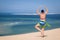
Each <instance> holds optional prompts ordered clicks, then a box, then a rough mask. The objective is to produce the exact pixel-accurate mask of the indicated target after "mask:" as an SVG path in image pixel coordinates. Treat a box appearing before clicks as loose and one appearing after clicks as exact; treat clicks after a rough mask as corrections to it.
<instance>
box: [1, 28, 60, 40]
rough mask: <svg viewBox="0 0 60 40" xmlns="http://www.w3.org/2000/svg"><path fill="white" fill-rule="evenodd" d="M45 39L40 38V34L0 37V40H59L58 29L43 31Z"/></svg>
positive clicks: (59, 32) (59, 29)
mask: <svg viewBox="0 0 60 40" xmlns="http://www.w3.org/2000/svg"><path fill="white" fill-rule="evenodd" d="M45 35H46V36H45V37H44V38H43V37H40V32H32V33H26V34H18V35H9V36H0V40H60V28H57V29H52V30H47V31H45Z"/></svg>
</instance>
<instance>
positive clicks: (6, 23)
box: [0, 14, 60, 36]
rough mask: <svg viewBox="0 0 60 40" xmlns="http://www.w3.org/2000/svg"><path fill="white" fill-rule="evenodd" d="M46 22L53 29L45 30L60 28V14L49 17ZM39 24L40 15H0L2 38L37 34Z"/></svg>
mask: <svg viewBox="0 0 60 40" xmlns="http://www.w3.org/2000/svg"><path fill="white" fill-rule="evenodd" d="M46 21H47V22H48V23H49V24H50V25H51V27H50V28H48V27H46V28H45V30H51V29H55V28H60V14H50V15H47V17H46ZM37 22H39V16H38V15H0V36H5V35H16V34H23V33H30V32H37V30H36V29H35V28H34V26H35V25H36V23H37Z"/></svg>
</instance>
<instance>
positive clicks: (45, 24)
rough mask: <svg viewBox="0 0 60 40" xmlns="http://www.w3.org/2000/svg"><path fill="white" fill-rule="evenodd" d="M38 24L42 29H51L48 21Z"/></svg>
mask: <svg viewBox="0 0 60 40" xmlns="http://www.w3.org/2000/svg"><path fill="white" fill-rule="evenodd" d="M38 24H39V26H40V27H41V28H46V27H47V26H48V27H50V25H49V24H48V23H47V22H46V21H40V22H38Z"/></svg>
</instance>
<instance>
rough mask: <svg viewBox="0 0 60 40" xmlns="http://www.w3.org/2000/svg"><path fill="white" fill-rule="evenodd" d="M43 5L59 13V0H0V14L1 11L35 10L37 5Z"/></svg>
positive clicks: (50, 10)
mask: <svg viewBox="0 0 60 40" xmlns="http://www.w3.org/2000/svg"><path fill="white" fill-rule="evenodd" d="M43 5H45V6H47V8H48V9H49V12H51V13H60V0H0V14H1V12H3V13H12V14H17V12H18V14H21V13H19V12H35V11H36V9H37V8H38V7H39V6H43ZM23 14H24V13H23ZM25 14H28V13H25ZM30 14H31V13H30Z"/></svg>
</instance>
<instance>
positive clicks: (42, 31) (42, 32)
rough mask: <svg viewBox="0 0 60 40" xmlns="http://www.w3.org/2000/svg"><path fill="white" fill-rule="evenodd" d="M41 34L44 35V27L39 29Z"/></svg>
mask: <svg viewBox="0 0 60 40" xmlns="http://www.w3.org/2000/svg"><path fill="white" fill-rule="evenodd" d="M41 36H42V37H44V28H42V30H41Z"/></svg>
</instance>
